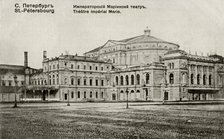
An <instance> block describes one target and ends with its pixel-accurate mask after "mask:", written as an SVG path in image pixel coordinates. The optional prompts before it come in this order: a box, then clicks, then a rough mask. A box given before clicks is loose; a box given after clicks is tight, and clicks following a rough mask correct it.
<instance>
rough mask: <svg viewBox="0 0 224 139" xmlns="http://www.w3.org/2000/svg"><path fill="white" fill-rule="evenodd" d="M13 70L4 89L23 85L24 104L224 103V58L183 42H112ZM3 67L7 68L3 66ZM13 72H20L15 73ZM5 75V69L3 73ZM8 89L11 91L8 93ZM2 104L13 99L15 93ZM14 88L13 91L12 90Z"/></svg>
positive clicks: (147, 35) (145, 37)
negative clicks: (15, 78)
mask: <svg viewBox="0 0 224 139" xmlns="http://www.w3.org/2000/svg"><path fill="white" fill-rule="evenodd" d="M25 61H26V62H25V64H24V66H14V67H9V66H8V67H7V66H6V67H5V68H8V69H9V70H7V72H4V73H3V74H4V75H2V74H1V76H0V77H1V78H0V82H1V86H7V85H8V86H13V76H14V74H16V75H17V76H18V86H19V85H21V86H23V88H24V89H21V90H23V91H22V93H21V94H22V96H23V98H24V99H23V100H30V101H31V100H33V101H36V100H39V101H74V102H75V101H126V100H127V99H129V100H131V101H196V100H197V101H198V100H220V99H224V58H223V57H222V56H220V55H217V54H213V55H207V56H202V55H200V56H199V55H197V54H194V55H193V54H190V53H187V52H185V51H184V50H181V49H180V46H179V45H178V44H175V43H172V42H168V41H164V40H162V39H159V38H157V37H154V36H152V35H151V31H150V30H149V29H146V30H144V33H143V34H142V35H138V36H135V37H130V38H126V39H122V40H108V41H107V42H106V43H104V44H103V45H102V46H99V47H97V48H95V49H93V50H90V51H89V52H86V53H84V56H78V55H70V54H68V53H67V54H61V55H59V56H57V57H53V58H48V57H47V52H46V51H44V52H43V61H42V68H41V69H39V70H35V69H32V68H28V65H26V63H27V60H25ZM0 68H1V67H0ZM11 68H14V69H16V70H15V71H13V72H11ZM1 72H3V71H1ZM9 88H10V87H9ZM2 90H7V89H2ZM2 90H1V92H0V97H1V98H0V101H3V100H6V98H8V100H13V98H12V97H13V96H12V95H11V96H10V95H6V94H7V93H8V94H10V92H13V91H12V90H13V89H12V90H11V91H8V92H4V91H2ZM9 90H10V89H9Z"/></svg>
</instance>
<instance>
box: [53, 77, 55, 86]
mask: <svg viewBox="0 0 224 139" xmlns="http://www.w3.org/2000/svg"><path fill="white" fill-rule="evenodd" d="M53 84H55V76H54V75H53Z"/></svg>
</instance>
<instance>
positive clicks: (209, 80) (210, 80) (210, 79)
mask: <svg viewBox="0 0 224 139" xmlns="http://www.w3.org/2000/svg"><path fill="white" fill-rule="evenodd" d="M208 83H209V85H212V75H211V74H210V75H209V78H208Z"/></svg>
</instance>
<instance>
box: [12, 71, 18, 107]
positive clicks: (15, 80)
mask: <svg viewBox="0 0 224 139" xmlns="http://www.w3.org/2000/svg"><path fill="white" fill-rule="evenodd" d="M13 78H14V82H15V90H14V91H15V102H14V106H13V108H17V107H18V106H17V98H16V91H17V90H16V87H17V76H16V75H15V76H14V77H13Z"/></svg>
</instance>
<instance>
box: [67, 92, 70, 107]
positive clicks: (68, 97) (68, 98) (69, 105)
mask: <svg viewBox="0 0 224 139" xmlns="http://www.w3.org/2000/svg"><path fill="white" fill-rule="evenodd" d="M67 106H70V103H69V90H68V104H67Z"/></svg>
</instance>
